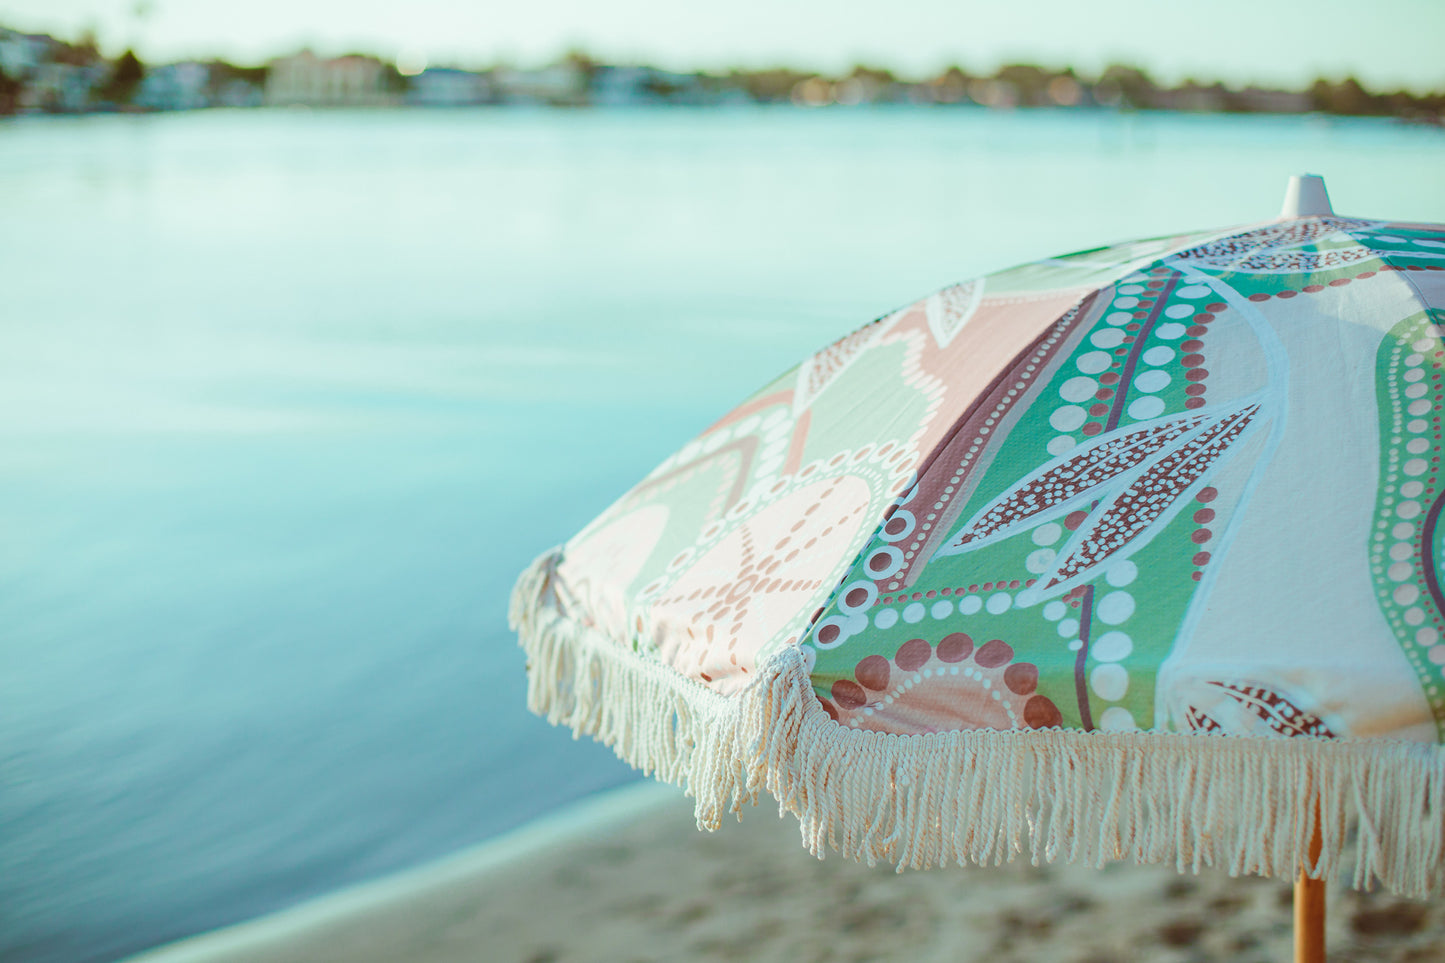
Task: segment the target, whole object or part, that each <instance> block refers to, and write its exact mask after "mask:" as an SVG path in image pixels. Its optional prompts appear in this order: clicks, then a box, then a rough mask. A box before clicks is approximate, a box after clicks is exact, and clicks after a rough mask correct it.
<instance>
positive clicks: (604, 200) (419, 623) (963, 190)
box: [0, 109, 1445, 961]
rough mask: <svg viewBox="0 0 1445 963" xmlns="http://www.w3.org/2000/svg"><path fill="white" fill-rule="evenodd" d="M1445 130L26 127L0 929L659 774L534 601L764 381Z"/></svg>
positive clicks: (991, 120) (96, 942)
mask: <svg viewBox="0 0 1445 963" xmlns="http://www.w3.org/2000/svg"><path fill="white" fill-rule="evenodd" d="M1442 163H1445V134H1442V132H1440V131H1438V130H1431V129H1423V128H1408V127H1403V126H1398V125H1394V124H1391V123H1387V122H1364V121H1350V122H1342V121H1326V120H1322V119H1315V118H1286V119H1279V118H1220V117H1186V116H1170V115H1147V114H1146V115H1125V116H1120V115H1111V114H1093V113H1086V112H1074V113H1062V112H1049V111H1038V112H1015V113H990V112H986V111H981V110H971V109H964V110H957V111H948V110H866V109H859V110H827V111H815V112H808V111H796V110H792V109H777V110H747V111H711V112H691V111H672V110H658V111H651V112H638V113H630V112H571V113H569V112H540V113H529V112H523V111H515V112H510V111H509V112H496V111H476V112H435V113H429V112H410V113H308V112H266V111H256V112H222V111H217V112H211V113H202V114H191V115H171V116H155V117H88V118H78V119H42V118H37V119H26V120H21V121H11V122H7V123H4V124H0V533H3V539H0V867H3V870H0V958H4V959H6V960H36V961H76V960H104V959H113V958H115V957H117V956H119V955H121V954H123V953H125V952H128V951H132V950H136V949H140V948H143V947H145V946H149V945H153V944H155V943H157V942H160V941H163V940H166V939H170V938H174V937H178V936H182V935H185V934H188V933H193V932H196V931H199V930H203V929H207V928H210V927H213V926H216V925H220V924H223V923H226V922H231V921H235V920H238V919H243V918H246V917H249V916H252V915H255V914H258V913H261V912H265V911H267V910H270V909H276V908H279V907H282V906H286V905H290V904H292V903H295V902H297V901H298V900H301V899H303V898H305V897H307V896H311V895H315V894H318V893H321V892H325V891H327V890H329V889H333V888H335V887H337V886H339V885H342V884H345V883H348V882H354V881H357V880H360V879H365V878H370V877H374V876H378V875H381V874H384V873H386V872H389V871H393V870H396V869H399V868H402V867H406V866H410V865H414V864H417V863H419V862H422V861H424V860H427V859H429V858H433V857H436V856H439V855H442V854H444V853H447V852H451V851H453V850H455V849H457V848H459V847H462V846H464V845H467V844H469V843H473V842H476V841H478V840H481V839H484V838H487V837H489V836H492V835H495V834H497V833H499V832H502V831H503V830H505V829H507V828H510V827H511V826H514V825H517V824H519V823H521V822H524V821H526V820H528V819H531V818H533V817H535V816H537V815H538V814H540V813H543V812H546V811H549V810H550V809H552V808H554V807H556V806H557V805H559V804H561V803H562V802H564V801H566V800H569V799H573V798H576V797H577V796H579V795H582V794H585V793H587V792H590V791H593V790H596V789H598V788H602V787H604V786H610V785H615V784H617V783H620V782H623V781H626V780H628V779H631V778H633V775H632V773H631V771H630V770H628V769H627V768H625V767H623V766H622V765H620V764H619V763H617V762H616V761H615V760H613V759H612V757H611V755H610V753H608V752H607V751H606V750H604V749H601V748H599V747H596V746H594V745H592V744H590V743H586V742H573V741H572V740H571V739H570V737H569V735H568V734H567V733H565V732H559V731H556V730H554V729H551V728H549V727H548V726H546V725H545V724H543V723H541V722H539V721H537V720H534V719H533V718H532V717H531V716H529V715H528V714H527V713H526V710H525V706H524V690H523V676H522V659H521V656H520V653H519V652H518V651H517V649H516V647H515V644H514V640H513V639H512V637H511V636H510V634H509V633H508V631H507V628H506V624H505V603H506V593H507V590H508V588H509V587H510V584H511V581H512V579H513V578H514V577H515V575H516V573H517V572H518V571H519V570H520V569H521V568H522V567H523V566H524V565H525V564H526V563H527V561H528V560H530V559H531V558H532V557H533V556H534V555H535V554H537V553H538V552H540V551H541V550H542V549H544V548H546V547H548V546H549V545H552V544H554V543H556V542H558V541H561V540H562V539H564V538H566V537H567V535H568V534H570V533H571V532H572V531H574V530H576V529H577V528H578V527H580V526H581V525H582V524H584V523H585V522H586V521H587V520H588V519H589V518H590V517H592V516H593V515H594V514H595V513H596V512H598V511H599V510H601V508H603V507H604V506H605V505H606V504H607V502H608V501H610V500H611V499H612V498H613V497H615V496H616V495H617V494H619V493H620V492H621V491H622V490H623V489H625V488H626V487H627V485H628V484H629V483H630V482H631V481H633V480H635V479H636V478H638V477H640V476H641V475H642V474H644V473H645V472H646V471H647V470H648V469H649V468H650V467H651V466H652V465H653V464H654V463H656V462H657V461H658V460H660V459H661V458H662V457H663V456H664V455H666V454H667V453H668V452H669V451H671V450H672V449H674V448H676V447H677V446H678V445H679V444H680V442H681V441H683V440H685V439H686V438H687V437H688V436H689V435H690V434H692V433H694V432H696V431H697V430H699V429H700V428H702V427H703V426H705V425H706V424H708V423H709V422H710V421H711V420H712V419H713V417H714V416H715V415H716V414H718V413H719V412H720V411H721V410H723V409H725V408H726V407H727V406H728V405H729V403H730V402H731V401H733V400H735V399H737V398H739V397H740V396H742V395H743V394H745V393H747V392H749V391H751V390H752V389H753V388H754V387H756V386H757V385H758V384H760V383H762V382H764V381H766V380H767V379H769V378H771V377H772V376H774V375H775V374H777V373H778V371H780V370H781V369H782V368H785V367H787V366H789V365H790V364H791V363H792V362H793V360H795V359H796V358H797V357H798V356H800V355H801V354H803V353H804V352H807V351H810V350H813V349H815V348H817V347H818V346H820V345H821V344H823V343H825V342H827V341H829V340H831V339H832V338H834V337H836V336H838V335H839V334H841V333H843V332H845V331H846V330H848V329H850V328H852V327H855V326H857V325H858V324H860V323H862V322H864V321H867V320H869V319H871V318H873V317H875V316H877V315H880V314H882V313H884V312H886V311H888V310H891V309H892V308H894V307H896V306H898V305H899V304H901V303H903V302H905V301H909V300H912V299H913V298H915V297H917V296H919V295H921V294H923V293H926V292H927V291H929V290H931V289H933V288H937V287H939V286H942V285H944V284H947V283H950V282H952V281H955V280H958V279H961V278H963V277H966V276H968V275H971V274H975V273H979V272H982V271H986V270H992V269H996V268H1000V267H1004V266H1007V265H1009V264H1011V263H1015V262H1018V261H1023V260H1029V259H1033V258H1038V257H1044V256H1048V255H1051V254H1056V253H1060V252H1063V251H1067V250H1073V249H1078V248H1083V247H1092V246H1096V245H1098V244H1101V243H1105V242H1109V241H1116V240H1120V239H1124V238H1127V237H1133V236H1142V235H1154V234H1161V233H1167V232H1170V231H1174V230H1183V229H1189V228H1201V227H1210V226H1217V225H1225V224H1231V223H1240V222H1247V221H1254V220H1260V219H1263V218H1266V217H1269V216H1271V215H1273V214H1274V213H1275V212H1276V210H1277V209H1278V204H1279V199H1280V195H1281V194H1282V191H1283V185H1284V180H1285V177H1286V175H1287V174H1290V173H1298V172H1303V171H1306V170H1308V171H1314V172H1318V173H1322V174H1324V175H1325V176H1326V178H1327V181H1328V183H1329V187H1330V190H1331V192H1332V195H1333V197H1334V200H1335V205H1336V207H1337V208H1338V209H1339V210H1340V211H1341V212H1342V213H1347V214H1360V215H1370V216H1381V217H1405V218H1413V219H1420V220H1435V221H1445V179H1442V178H1441V177H1440V176H1439V171H1440V170H1441V169H1442Z"/></svg>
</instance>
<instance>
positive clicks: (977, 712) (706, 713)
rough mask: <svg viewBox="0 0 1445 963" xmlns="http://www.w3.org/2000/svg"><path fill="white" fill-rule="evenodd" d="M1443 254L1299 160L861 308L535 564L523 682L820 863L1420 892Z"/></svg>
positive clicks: (1428, 750) (1444, 661) (1443, 760)
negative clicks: (1062, 249)
mask: <svg viewBox="0 0 1445 963" xmlns="http://www.w3.org/2000/svg"><path fill="white" fill-rule="evenodd" d="M1442 269H1445V226H1441V225H1432V224H1419V223H1400V222H1391V221H1383V220H1374V219H1367V218H1353V217H1339V216H1335V215H1334V214H1333V213H1332V212H1331V210H1330V207H1329V202H1328V198H1327V197H1326V195H1325V192H1324V186H1323V182H1322V181H1320V180H1319V178H1315V177H1306V178H1302V179H1298V178H1297V179H1295V180H1294V181H1292V182H1291V187H1290V193H1289V196H1288V197H1287V201H1286V210H1285V212H1284V214H1283V215H1282V216H1281V217H1279V218H1277V219H1274V220H1270V221H1266V222H1262V223H1259V224H1254V225H1250V226H1246V227H1242V228H1230V229H1226V230H1214V231H1204V232H1193V233H1187V234H1180V235H1175V236H1169V237H1163V238H1156V239H1151V240H1144V241H1136V242H1131V243H1126V244H1119V245H1114V246H1110V247H1104V248H1099V249H1096V250H1089V251H1082V252H1079V253H1075V254H1070V255H1066V256H1061V257H1056V258H1052V259H1049V260H1045V261H1040V262H1037V263H1033V264H1028V265H1025V266H1022V267H1018V268H1015V269H1012V270H1008V271H1003V272H1000V273H996V274H990V275H987V276H985V277H982V278H978V279H976V280H972V281H967V282H964V283H962V284H957V285H954V286H952V287H948V288H945V289H944V290H942V291H939V292H937V293H935V294H931V295H929V296H928V297H925V298H924V299H922V300H921V301H918V302H916V303H914V304H911V305H909V306H907V307H905V308H902V309H901V310H898V311H895V312H893V313H891V314H888V315H887V316H885V317H883V318H880V319H878V320H877V321H874V322H873V323H871V324H869V325H867V326H865V327H862V328H860V329H858V330H856V331H854V332H852V333H851V334H848V335H846V336H844V337H842V338H841V339H840V340H838V341H836V342H835V343H833V344H831V345H829V346H828V347H826V348H824V349H823V350H821V351H819V352H818V353H816V354H814V355H812V356H811V357H809V358H807V359H806V360H804V361H803V362H802V364H800V365H798V366H797V367H795V368H793V369H791V370H789V371H787V372H785V373H784V374H783V375H781V376H780V377H778V378H777V379H775V380H774V381H773V382H771V383H770V384H768V385H766V386H764V387H763V388H762V389H761V390H759V391H758V392H757V393H755V394H754V395H753V396H752V397H750V398H748V399H747V400H746V401H744V402H743V403H742V404H740V405H738V406H737V407H736V408H734V409H733V410H732V411H730V412H728V413H727V414H726V415H724V416H723V417H722V418H721V419H719V420H718V421H717V422H716V423H715V424H714V425H712V427H710V428H708V429H707V430H706V431H704V432H703V433H702V434H701V435H700V436H698V437H697V438H695V439H693V440H692V441H690V442H688V443H687V444H686V445H684V446H683V447H682V448H681V450H679V451H678V452H677V453H676V454H675V455H673V456H671V457H669V458H667V459H666V460H665V461H664V462H663V463H662V464H660V465H658V466H657V467H656V468H655V469H654V470H653V471H652V472H651V473H650V474H649V475H648V476H647V477H646V478H645V479H643V480H642V481H641V482H640V483H639V484H638V485H637V486H636V487H634V488H633V489H632V490H631V491H629V492H628V493H626V494H625V495H623V496H622V497H621V498H620V499H619V500H618V501H617V502H616V503H615V504H613V505H612V506H611V507H610V508H608V509H607V510H606V511H605V512H603V514H602V515H601V516H600V517H599V518H597V519H596V520H595V521H593V522H592V523H591V524H590V525H588V526H587V527H586V528H585V529H584V530H583V531H582V532H580V533H579V534H578V535H577V536H575V537H574V538H572V539H571V540H570V541H568V542H567V543H566V544H564V545H562V546H560V547H559V548H557V549H554V550H553V551H550V552H548V553H546V554H544V555H543V556H542V557H541V558H539V559H538V560H537V561H536V562H535V563H534V564H533V565H532V566H531V567H530V568H529V569H528V570H527V571H526V572H525V573H524V574H523V576H522V577H521V579H520V580H519V582H518V584H517V587H516V590H515V592H514V595H513V600H512V608H511V619H512V623H513V625H514V627H515V628H516V629H517V630H518V632H519V635H520V638H521V643H522V646H523V648H524V650H525V651H526V654H527V661H528V674H529V700H530V704H531V706H532V708H533V709H534V710H535V711H536V712H538V713H540V714H543V715H545V716H546V717H547V718H548V719H550V720H552V721H553V722H555V723H560V724H564V725H568V726H571V727H572V728H573V729H574V730H575V731H576V732H578V733H588V734H590V735H592V736H594V737H596V738H598V739H600V740H601V741H603V742H604V743H606V744H608V745H610V746H611V747H612V748H613V749H614V750H615V751H616V752H617V753H618V755H620V756H621V757H622V758H623V759H625V760H627V761H628V762H630V763H632V764H633V765H635V766H638V767H639V768H641V769H643V770H644V771H647V772H651V773H655V774H656V775H658V776H659V777H661V778H663V779H665V780H668V781H671V782H675V783H678V784H681V785H683V786H685V787H686V789H687V791H688V793H689V794H690V795H692V796H693V797H694V799H695V801H696V808H697V817H698V821H699V823H700V825H702V826H705V827H715V826H716V825H717V824H718V822H719V819H720V818H721V816H722V815H723V814H724V813H725V812H728V811H729V810H737V809H739V808H740V807H742V806H743V805H745V804H749V803H752V802H755V801H756V800H757V798H758V797H759V795H760V794H761V793H763V792H766V793H769V794H771V795H772V796H773V797H775V798H776V799H777V801H778V802H779V804H780V806H781V808H782V809H783V810H786V811H788V812H790V813H793V814H794V815H796V816H797V817H798V819H799V820H800V823H801V827H802V836H803V840H804V843H805V844H806V845H807V846H808V847H809V848H810V849H811V850H812V851H813V852H815V853H817V854H819V855H822V854H823V853H824V851H825V850H827V849H834V850H837V851H839V852H841V853H842V854H843V855H845V856H847V857H851V858H855V859H860V860H865V861H867V862H869V863H873V862H875V861H887V862H891V863H894V864H897V865H898V866H899V867H900V868H919V869H922V868H928V867H937V866H944V865H947V864H965V863H979V864H989V863H999V862H1004V861H1009V860H1013V859H1016V858H1026V859H1030V860H1033V861H1035V862H1043V861H1053V860H1071V861H1084V862H1088V863H1092V864H1103V863H1105V862H1107V861H1113V860H1132V861H1138V862H1168V863H1173V864H1174V865H1175V866H1176V867H1177V868H1178V869H1179V870H1181V871H1188V870H1193V871H1196V872H1197V871H1198V870H1199V868H1200V867H1203V866H1212V867H1222V868H1224V869H1226V870H1228V871H1229V872H1230V873H1232V874H1262V875H1269V876H1277V877H1282V878H1287V879H1288V878H1299V879H1302V880H1304V881H1305V882H1304V883H1303V884H1301V885H1300V886H1299V887H1297V891H1296V892H1297V910H1298V912H1299V914H1300V916H1302V917H1309V918H1310V919H1311V920H1312V922H1308V929H1309V931H1310V932H1313V933H1314V934H1315V937H1314V938H1316V939H1318V938H1320V934H1322V930H1321V929H1320V926H1321V925H1322V924H1321V922H1320V918H1319V917H1318V916H1317V915H1312V914H1317V912H1318V909H1319V907H1320V906H1322V904H1321V903H1320V902H1319V899H1320V896H1319V886H1320V885H1321V883H1320V881H1322V880H1324V879H1325V878H1326V877H1328V876H1330V875H1331V874H1333V873H1334V872H1335V871H1336V870H1337V868H1341V867H1345V866H1350V867H1352V876H1351V879H1352V882H1353V885H1355V886H1356V887H1368V886H1371V885H1373V884H1374V883H1376V882H1378V883H1382V884H1384V885H1385V886H1387V887H1389V888H1391V889H1393V890H1395V891H1397V892H1399V893H1401V894H1406V895H1413V896H1424V895H1426V894H1428V893H1430V892H1433V891H1437V890H1438V889H1439V888H1440V886H1441V882H1442V877H1445V872H1442V870H1445V749H1442V747H1441V742H1442V733H1445V692H1442V685H1445V677H1442V670H1445V594H1442V587H1441V584H1442V581H1445V577H1442V571H1445V560H1442V551H1445V527H1442V526H1441V525H1440V517H1441V509H1442V506H1445V479H1442V476H1441V462H1440V457H1441V437H1442V429H1441V415H1442V408H1445V270H1442ZM1309 945H1314V944H1309ZM1317 951H1318V950H1317V949H1315V950H1310V949H1308V947H1307V948H1306V950H1305V952H1317Z"/></svg>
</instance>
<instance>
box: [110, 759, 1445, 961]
mask: <svg viewBox="0 0 1445 963" xmlns="http://www.w3.org/2000/svg"><path fill="white" fill-rule="evenodd" d="M1292 898H1293V888H1292V886H1291V885H1290V884H1289V883H1288V882H1284V881H1280V880H1274V879H1262V878H1258V877H1248V878H1231V877H1229V876H1228V875H1226V874H1225V873H1223V872H1221V871H1217V870H1205V871H1204V872H1202V873H1201V874H1200V875H1198V876H1193V875H1180V874H1179V873H1177V872H1176V871H1175V868H1174V867H1173V865H1156V866H1134V865H1131V864H1121V863H1114V864H1108V865H1106V866H1104V867H1102V868H1099V869H1095V868H1093V867H1091V866H1083V865H1064V864H1059V865H1045V866H1031V865H1029V864H1028V863H1027V861H1024V860H1020V861H1017V862H1013V863H1008V864H1005V865H1003V866H998V867H974V866H970V867H965V868H958V867H950V868H947V869H942V870H935V871H931V872H909V873H902V874H899V873H896V872H894V870H893V868H892V867H891V866H881V865H880V866H874V867H868V866H864V865H860V864H856V863H852V862H849V861H846V860H843V859H841V858H839V857H837V856H836V855H834V854H830V855H829V857H828V858H827V859H824V860H818V859H816V858H814V857H813V856H812V855H811V854H809V853H808V852H807V851H806V850H805V849H803V847H802V845H801V843H800V840H799V834H798V826H797V823H796V821H794V820H793V819H792V818H791V817H789V818H783V819H779V818H778V817H776V816H775V815H774V813H773V811H772V809H771V806H770V805H769V803H768V801H767V800H763V801H762V802H761V805H759V806H758V807H757V808H755V809H750V810H747V811H746V812H744V814H743V819H742V820H741V821H735V820H726V821H725V822H724V825H723V826H722V828H721V829H719V830H718V831H717V832H716V833H706V832H700V831H698V830H697V828H696V822H695V818H694V816H693V811H692V802H691V800H689V799H686V798H685V797H684V796H683V795H682V793H681V792H680V791H679V790H677V789H675V788H673V787H670V786H664V785H660V784H657V783H653V782H643V783H637V784H632V785H628V786H624V787H621V788H619V789H613V790H607V791H604V792H602V793H599V794H595V795H593V796H590V797H587V798H585V799H584V800H582V801H580V802H578V803H574V804H573V805H571V806H568V807H565V808H564V809H561V810H557V811H555V812H553V813H549V814H547V815H545V816H542V817H541V818H539V819H538V820H536V821H534V822H532V823H528V824H526V825H525V826H523V827H520V828H519V829H517V830H514V831H513V832H511V833H508V834H506V835H505V836H501V837H498V838H496V839H494V840H490V841H488V842H485V843H482V844H480V845H478V846H475V847H472V848H470V849H467V850H464V851H462V852H460V853H457V854H456V855H454V856H451V857H447V858H445V859H442V860H439V861H437V862H434V863H431V864H429V865H425V866H421V867H418V868H417V869H413V870H409V871H406V872H403V873H399V874H396V875H394V876H390V877H386V878H383V879H381V880H377V881H373V882H370V883H364V884H361V885H358V886H355V887H351V888H348V889H345V890H341V891H338V892H336V893H333V894H330V895H327V896H323V897H320V898H318V899H315V900H312V901H310V902H307V903H303V904H300V905H298V906H295V907H293V908H290V909H287V910H283V911H280V912H278V913H274V914H271V915H269V916H263V917H259V918H257V919H255V920H251V921H249V922H246V923H241V924H238V925H235V926H232V927H228V928H224V929H220V930H216V931H213V932H210V933H205V934H200V935H198V936H193V937H190V938H187V939H184V940H181V941H178V942H176V943H171V944H168V945H165V946H161V947H157V948H154V949H151V950H148V951H145V952H143V953H141V954H139V955H136V956H133V957H130V958H128V963H247V961H253V960H254V961H263V960H264V961H267V963H321V961H328V963H329V961H336V963H343V961H344V963H396V961H403V960H404V961H407V963H469V961H486V963H506V961H517V963H576V961H597V963H602V961H628V963H632V961H657V963H663V961H668V963H671V961H683V960H685V961H717V963H722V961H748V963H755V961H758V963H766V961H777V963H785V961H786V963H794V961H817V963H829V961H839V963H842V961H850V963H851V961H864V960H890V959H900V960H909V961H910V963H913V961H918V963H931V961H936V963H966V961H979V963H982V961H989V963H1000V961H1020V963H1022V961H1035V960H1050V961H1052V960H1072V961H1075V963H1124V961H1132V960H1137V961H1141V963H1143V961H1148V963H1197V961H1200V960H1210V959H1220V960H1231V961H1241V963H1248V961H1260V963H1265V961H1275V960H1285V959H1290V958H1291V953H1292V936H1291V924H1292V916H1291V911H1290V910H1291V903H1292ZM1326 900H1327V906H1328V910H1327V916H1326V933H1327V946H1328V950H1329V953H1330V959H1331V960H1340V961H1346V960H1350V961H1352V960H1359V961H1364V960H1371V961H1376V960H1378V961H1394V963H1425V961H1431V960H1438V959H1442V958H1445V900H1442V899H1438V898H1437V899H1434V900H1431V901H1428V902H1420V901H1415V900H1409V899H1405V898H1402V897H1395V896H1392V895H1390V894H1388V893H1383V892H1375V893H1360V892H1356V891H1354V890H1350V889H1348V888H1347V887H1346V886H1345V885H1344V884H1343V883H1340V882H1338V881H1332V882H1331V883H1330V884H1329V886H1328V887H1327V895H1326Z"/></svg>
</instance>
